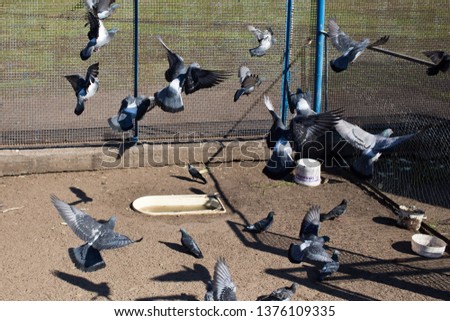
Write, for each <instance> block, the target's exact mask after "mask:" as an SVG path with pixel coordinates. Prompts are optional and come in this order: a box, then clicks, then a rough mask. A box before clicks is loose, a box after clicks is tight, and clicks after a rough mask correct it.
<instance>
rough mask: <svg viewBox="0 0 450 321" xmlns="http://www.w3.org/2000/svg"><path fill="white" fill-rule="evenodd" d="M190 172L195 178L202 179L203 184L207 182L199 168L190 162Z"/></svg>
mask: <svg viewBox="0 0 450 321" xmlns="http://www.w3.org/2000/svg"><path fill="white" fill-rule="evenodd" d="M188 172H189V174H191V176H192V179H193V180H195V181H196V180H197V179H199V180H201V181H202V182H203V184H206V183H207V182H206V178H204V177H203V175H202V174H201V173H200V172H199V171H198V169H197V168H195V167H194V166H193V165H192V164H188Z"/></svg>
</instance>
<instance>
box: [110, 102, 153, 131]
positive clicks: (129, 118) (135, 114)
mask: <svg viewBox="0 0 450 321" xmlns="http://www.w3.org/2000/svg"><path fill="white" fill-rule="evenodd" d="M154 106H155V99H154V97H146V96H143V95H141V96H138V97H137V98H135V97H133V96H127V97H126V98H125V99H123V100H122V104H121V105H120V108H119V112H118V113H117V115H115V116H113V117H110V118H109V119H108V124H109V126H110V127H111V128H112V129H113V130H117V131H128V130H130V129H132V128H133V127H134V120H135V119H136V120H141V119H142V117H144V115H145V113H147V112H148V111H150V110H151V109H152V108H153V107H154Z"/></svg>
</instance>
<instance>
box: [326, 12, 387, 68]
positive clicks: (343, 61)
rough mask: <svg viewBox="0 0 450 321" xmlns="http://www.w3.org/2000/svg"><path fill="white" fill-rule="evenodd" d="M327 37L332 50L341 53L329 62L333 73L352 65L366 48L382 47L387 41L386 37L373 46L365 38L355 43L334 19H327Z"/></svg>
mask: <svg viewBox="0 0 450 321" xmlns="http://www.w3.org/2000/svg"><path fill="white" fill-rule="evenodd" d="M328 37H329V38H330V40H331V43H332V44H333V46H334V48H336V49H337V50H338V51H340V52H341V53H342V55H341V56H340V57H339V58H337V59H333V60H331V61H330V66H331V69H333V71H335V72H341V71H344V70H346V69H347V68H348V65H349V64H350V63H353V62H354V61H355V60H356V59H357V58H358V57H359V56H360V55H361V54H362V53H363V52H364V50H365V49H366V48H367V47H370V46H378V45H382V44H384V43H386V42H387V41H388V39H389V37H388V36H384V37H382V38H380V39H379V40H377V41H376V42H375V43H373V44H370V42H369V39H367V38H364V39H363V40H362V41H355V40H353V39H352V38H350V36H349V35H348V34H346V33H345V32H344V31H342V30H341V28H340V27H339V26H338V24H337V22H336V19H335V18H330V19H328Z"/></svg>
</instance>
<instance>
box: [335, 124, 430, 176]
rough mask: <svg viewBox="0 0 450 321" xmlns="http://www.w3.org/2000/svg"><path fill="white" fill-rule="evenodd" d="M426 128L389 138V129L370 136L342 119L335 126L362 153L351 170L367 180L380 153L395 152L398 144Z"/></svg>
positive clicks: (390, 131) (390, 132)
mask: <svg viewBox="0 0 450 321" xmlns="http://www.w3.org/2000/svg"><path fill="white" fill-rule="evenodd" d="M428 127H429V126H426V127H424V128H422V129H421V130H419V131H417V132H415V133H412V134H408V135H403V136H395V137H390V136H391V134H392V130H390V129H387V130H384V131H383V132H382V133H381V134H371V133H368V132H366V131H365V130H363V129H362V128H361V127H359V126H357V125H354V124H351V123H349V122H347V121H345V120H343V119H341V120H340V121H339V122H338V123H337V124H336V125H335V129H336V131H337V132H338V133H339V135H341V136H342V138H343V139H345V140H346V141H347V142H348V143H349V144H350V145H352V146H353V147H355V148H357V149H359V150H361V151H362V154H361V156H360V157H359V158H358V159H357V160H356V161H355V162H354V163H353V164H352V169H353V170H354V171H355V172H356V173H357V174H359V175H360V176H363V177H367V178H369V177H371V176H372V175H373V163H374V162H375V161H376V160H377V159H378V158H379V157H380V155H381V153H383V152H392V151H395V149H396V148H397V147H398V146H399V145H400V144H402V143H404V142H406V141H408V140H410V139H411V138H413V137H414V136H415V135H417V134H418V133H420V132H422V131H424V130H426V129H427V128H428Z"/></svg>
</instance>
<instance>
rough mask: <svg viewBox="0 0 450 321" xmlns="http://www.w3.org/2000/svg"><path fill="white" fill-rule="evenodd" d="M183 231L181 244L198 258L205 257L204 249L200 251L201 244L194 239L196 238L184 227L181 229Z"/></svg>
mask: <svg viewBox="0 0 450 321" xmlns="http://www.w3.org/2000/svg"><path fill="white" fill-rule="evenodd" d="M180 232H181V244H182V245H183V247H184V248H185V249H186V250H187V251H188V252H189V253H191V254H192V255H194V256H195V257H196V258H198V259H201V258H203V254H202V251H200V248H199V246H198V245H197V243H196V242H195V241H194V239H193V238H192V237H191V236H190V235H189V234H188V233H187V232H186V230H185V229H184V228H181V229H180Z"/></svg>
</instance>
